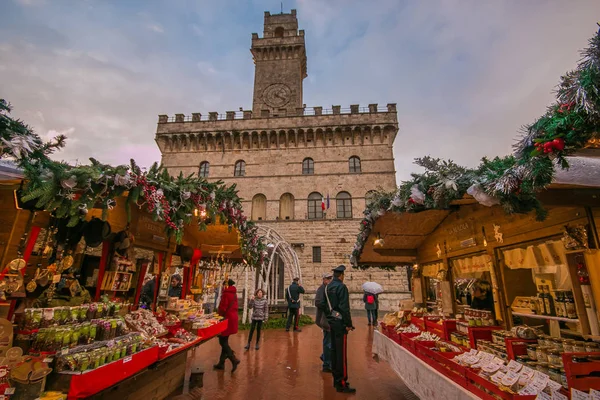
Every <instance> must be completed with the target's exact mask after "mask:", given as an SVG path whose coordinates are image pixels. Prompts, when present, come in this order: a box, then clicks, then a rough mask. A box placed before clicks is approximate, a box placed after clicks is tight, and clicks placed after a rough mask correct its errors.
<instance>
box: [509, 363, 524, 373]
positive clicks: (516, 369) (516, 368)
mask: <svg viewBox="0 0 600 400" xmlns="http://www.w3.org/2000/svg"><path fill="white" fill-rule="evenodd" d="M521 368H523V365H522V364H520V363H518V362H516V361H515V360H510V362H509V363H508V370H509V371H514V372H519V371H520V370H521Z"/></svg>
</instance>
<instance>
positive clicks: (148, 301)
mask: <svg viewBox="0 0 600 400" xmlns="http://www.w3.org/2000/svg"><path fill="white" fill-rule="evenodd" d="M155 286H156V281H155V280H154V277H153V276H146V278H145V279H144V286H142V293H141V294H140V305H143V306H145V307H146V308H150V307H151V306H152V303H154V287H155Z"/></svg>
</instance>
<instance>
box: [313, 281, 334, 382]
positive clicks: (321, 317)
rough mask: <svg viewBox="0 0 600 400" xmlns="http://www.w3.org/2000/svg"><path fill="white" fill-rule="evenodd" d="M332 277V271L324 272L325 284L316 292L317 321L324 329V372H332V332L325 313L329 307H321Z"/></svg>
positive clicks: (322, 359)
mask: <svg viewBox="0 0 600 400" xmlns="http://www.w3.org/2000/svg"><path fill="white" fill-rule="evenodd" d="M331 279H333V274H332V273H331V272H327V273H325V274H323V284H322V285H321V286H319V288H318V289H317V293H316V294H315V307H316V308H317V316H316V317H315V323H316V324H317V326H318V327H319V328H321V329H322V330H323V353H322V354H321V361H323V372H331V332H330V329H329V322H328V321H327V316H326V315H325V313H326V312H327V309H325V308H322V307H321V304H322V301H323V299H324V298H325V288H326V287H327V285H328V284H329V282H331Z"/></svg>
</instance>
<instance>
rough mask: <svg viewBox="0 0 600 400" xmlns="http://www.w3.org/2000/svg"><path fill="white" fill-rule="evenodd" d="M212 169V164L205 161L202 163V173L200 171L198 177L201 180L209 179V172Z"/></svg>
mask: <svg viewBox="0 0 600 400" xmlns="http://www.w3.org/2000/svg"><path fill="white" fill-rule="evenodd" d="M209 169H210V164H209V163H208V161H203V162H201V163H200V171H198V175H199V176H200V177H201V178H208V170H209Z"/></svg>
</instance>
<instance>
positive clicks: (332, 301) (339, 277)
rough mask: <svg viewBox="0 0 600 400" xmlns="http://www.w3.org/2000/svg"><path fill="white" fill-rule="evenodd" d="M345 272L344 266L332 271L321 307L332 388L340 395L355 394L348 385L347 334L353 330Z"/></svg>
mask: <svg viewBox="0 0 600 400" xmlns="http://www.w3.org/2000/svg"><path fill="white" fill-rule="evenodd" d="M345 270H346V266H344V265H340V266H338V267H337V268H335V269H334V270H333V280H332V281H331V283H329V284H328V285H327V286H326V287H325V299H324V300H323V301H322V302H321V306H322V307H323V308H325V309H326V310H327V320H328V321H329V327H330V330H331V344H332V346H331V370H332V373H333V386H334V387H335V389H336V390H337V391H338V392H341V393H355V392H356V389H354V388H353V387H351V386H350V384H349V383H348V358H347V344H348V332H350V331H351V330H354V326H353V325H352V316H351V315H350V295H349V293H348V288H347V287H346V285H344V271H345Z"/></svg>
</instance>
